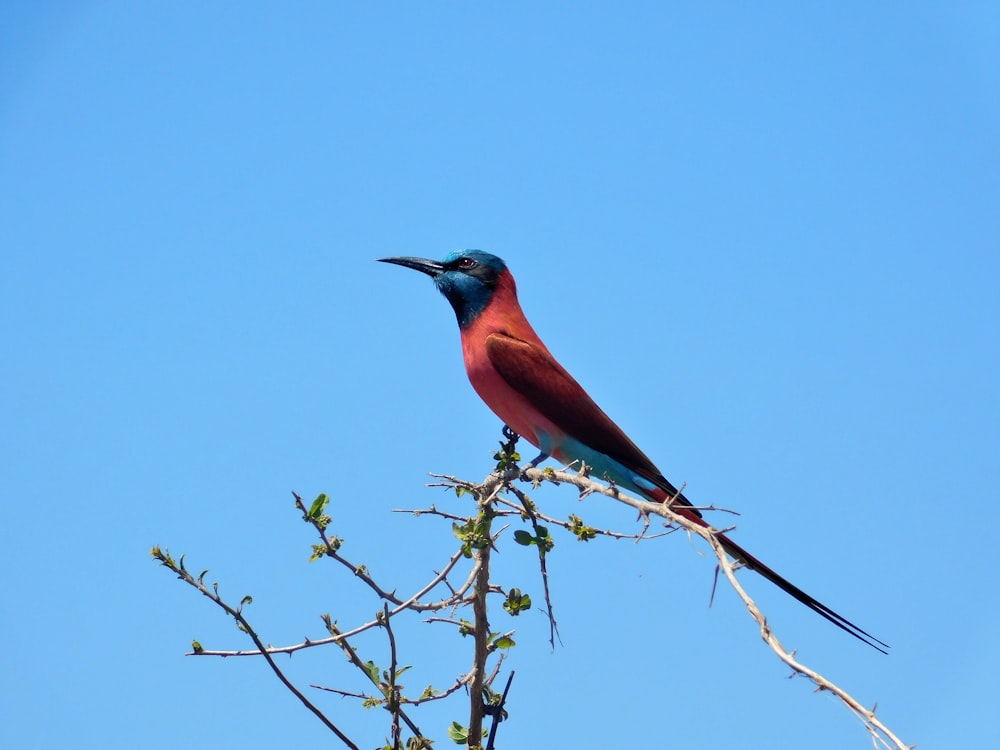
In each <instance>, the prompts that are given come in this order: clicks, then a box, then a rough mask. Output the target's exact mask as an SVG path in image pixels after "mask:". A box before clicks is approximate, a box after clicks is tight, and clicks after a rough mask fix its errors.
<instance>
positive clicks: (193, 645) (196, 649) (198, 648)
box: [191, 641, 205, 654]
mask: <svg viewBox="0 0 1000 750" xmlns="http://www.w3.org/2000/svg"><path fill="white" fill-rule="evenodd" d="M191 648H192V650H193V651H194V652H195V653H196V654H200V653H201V652H202V651H204V650H205V649H203V648H202V647H201V644H200V643H198V641H191Z"/></svg>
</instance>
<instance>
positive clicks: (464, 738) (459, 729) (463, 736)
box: [448, 721, 469, 745]
mask: <svg viewBox="0 0 1000 750" xmlns="http://www.w3.org/2000/svg"><path fill="white" fill-rule="evenodd" d="M448 738H449V739H450V740H451V741H452V742H454V743H455V744H456V745H467V744H468V743H469V730H468V729H467V728H466V727H463V726H462V725H461V724H459V723H458V722H457V721H453V722H451V726H450V727H448Z"/></svg>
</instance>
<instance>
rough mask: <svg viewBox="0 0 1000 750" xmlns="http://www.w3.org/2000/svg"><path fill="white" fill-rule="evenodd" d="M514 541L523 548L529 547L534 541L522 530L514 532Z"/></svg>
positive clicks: (533, 538)
mask: <svg viewBox="0 0 1000 750" xmlns="http://www.w3.org/2000/svg"><path fill="white" fill-rule="evenodd" d="M514 541H515V542H517V543H518V544H520V545H522V546H524V547H530V546H531V545H532V544H534V543H535V541H536V539H535V537H533V536H532V535H531V534H529V533H528V532H527V531H525V530H524V529H518V530H517V531H515V532H514Z"/></svg>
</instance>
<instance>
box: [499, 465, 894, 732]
mask: <svg viewBox="0 0 1000 750" xmlns="http://www.w3.org/2000/svg"><path fill="white" fill-rule="evenodd" d="M520 476H524V478H526V479H528V480H530V481H531V482H533V483H535V485H536V486H537V485H538V484H541V483H542V482H552V483H553V484H560V483H566V484H572V485H574V486H575V487H577V488H578V489H579V490H580V491H581V495H589V494H591V493H599V494H602V495H607V496H608V497H611V498H614V499H615V500H617V501H619V502H621V503H624V504H625V505H629V506H631V507H633V508H635V509H636V510H637V511H639V513H640V514H642V515H644V516H648V515H654V516H661V517H662V518H665V519H667V520H668V521H669V522H670V523H671V524H672V525H674V526H676V527H679V528H682V529H684V530H685V531H686V532H688V533H689V534H696V535H698V536H700V537H701V538H702V539H704V540H705V541H706V542H708V544H709V546H710V547H711V548H712V551H713V552H714V553H715V556H716V558H717V560H718V564H719V567H720V568H721V569H722V572H723V573H724V575H725V576H726V579H727V580H728V581H729V583H730V585H731V586H732V587H733V590H734V591H736V594H737V595H738V596H739V597H740V599H741V600H742V601H743V604H744V605H745V606H746V608H747V611H748V612H749V613H750V616H751V617H753V619H754V620H755V621H756V622H757V624H758V626H759V627H760V633H761V638H763V640H764V642H765V643H767V645H768V646H769V647H770V648H771V650H772V651H774V653H775V654H776V655H777V656H778V658H779V659H780V660H781V661H782V662H784V663H785V664H786V665H787V666H788V667H789V668H791V670H792V671H793V672H794V673H795V674H799V675H802V676H803V677H805V678H807V679H808V680H810V681H811V682H813V684H815V685H816V687H817V689H818V690H820V691H826V692H829V693H831V694H833V695H835V696H836V697H837V698H839V699H840V701H841V702H842V703H844V705H846V706H847V708H848V709H849V710H850V711H851V712H853V713H854V714H855V716H857V717H858V718H859V719H860V720H861V722H862V723H863V724H864V726H865V728H866V730H867V731H868V732H869V733H870V735H871V737H872V742H873V743H876V746H880V747H884V748H892V750H910V748H911V746H910V745H907V744H905V743H904V742H903V741H902V740H900V739H899V737H897V736H896V734H895V733H893V732H892V730H890V729H889V728H888V727H887V726H886V725H885V724H883V723H882V721H881V720H880V719H879V718H878V717H877V716H876V715H875V711H874V709H868V708H865V707H864V706H863V705H862V704H861V703H860V702H859V701H858V700H857V699H856V698H854V696H852V695H851V694H850V693H848V692H847V691H846V690H844V689H843V688H841V687H840V686H838V685H836V684H834V683H833V682H832V681H830V680H829V679H827V678H826V677H824V676H823V675H821V674H820V673H819V672H817V671H815V670H814V669H812V668H810V667H808V666H806V665H805V664H802V663H801V662H800V661H798V660H797V659H796V658H795V656H794V655H793V653H792V652H791V651H789V650H788V649H787V648H785V647H784V646H783V645H782V644H781V642H780V641H779V640H778V638H777V636H776V635H775V634H774V632H773V630H772V629H771V626H770V625H768V623H767V618H766V617H765V616H764V615H763V613H762V612H761V611H760V609H759V608H758V606H757V604H756V602H754V600H753V599H752V598H751V597H750V595H749V594H748V593H747V592H746V589H744V588H743V586H742V585H741V584H740V582H739V580H738V579H737V577H736V571H735V568H734V566H733V563H732V561H731V560H730V559H729V556H728V555H727V554H726V552H725V550H724V549H723V548H722V545H721V544H720V543H719V540H718V539H717V538H716V537H717V535H718V534H720V533H722V531H723V530H721V529H715V528H713V527H703V526H699V525H698V524H695V523H692V522H691V521H689V520H688V519H686V518H684V516H681V515H679V514H677V513H675V512H673V511H672V510H671V509H670V508H669V507H667V506H666V505H662V504H660V503H650V502H646V501H644V500H639V499H637V498H634V497H631V496H630V495H628V494H626V493H624V492H622V491H621V490H619V489H618V488H617V487H608V486H607V485H604V484H601V483H600V482H596V481H594V480H592V479H590V478H589V477H587V476H585V475H584V474H581V473H570V472H567V471H555V470H553V469H548V468H547V469H528V470H526V471H525V472H523V474H521V473H520V472H514V471H509V472H507V474H506V475H505V477H504V480H505V481H506V482H511V481H514V480H515V479H517V478H519V477H520Z"/></svg>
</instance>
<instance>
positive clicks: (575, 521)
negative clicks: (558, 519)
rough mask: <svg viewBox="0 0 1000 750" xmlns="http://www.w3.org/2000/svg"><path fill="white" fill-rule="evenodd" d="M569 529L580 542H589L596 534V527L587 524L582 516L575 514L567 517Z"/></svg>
mask: <svg viewBox="0 0 1000 750" xmlns="http://www.w3.org/2000/svg"><path fill="white" fill-rule="evenodd" d="M569 530H570V532H571V533H572V534H574V535H575V536H576V538H577V540H579V541H581V542H589V541H590V540H591V539H593V538H594V537H596V536H597V529H595V528H594V527H593V526H587V525H586V524H585V523H584V522H583V519H582V518H580V517H579V516H575V515H571V516H570V517H569Z"/></svg>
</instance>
